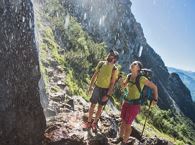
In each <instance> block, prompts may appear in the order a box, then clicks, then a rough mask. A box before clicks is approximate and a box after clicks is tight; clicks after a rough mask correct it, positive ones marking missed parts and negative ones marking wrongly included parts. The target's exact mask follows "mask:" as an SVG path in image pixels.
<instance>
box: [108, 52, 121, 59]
mask: <svg viewBox="0 0 195 145" xmlns="http://www.w3.org/2000/svg"><path fill="white" fill-rule="evenodd" d="M109 55H114V56H115V59H116V60H118V59H119V53H118V52H117V51H115V50H113V49H111V50H110V51H109Z"/></svg>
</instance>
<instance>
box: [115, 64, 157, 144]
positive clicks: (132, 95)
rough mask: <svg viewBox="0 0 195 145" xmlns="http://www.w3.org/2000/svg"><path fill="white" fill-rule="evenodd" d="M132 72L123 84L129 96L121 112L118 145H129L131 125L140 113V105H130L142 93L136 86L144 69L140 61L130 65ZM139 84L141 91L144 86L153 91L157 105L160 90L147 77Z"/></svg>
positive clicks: (154, 101) (141, 79)
mask: <svg viewBox="0 0 195 145" xmlns="http://www.w3.org/2000/svg"><path fill="white" fill-rule="evenodd" d="M129 69H130V72H131V74H129V75H128V76H127V78H126V79H125V81H124V83H123V85H124V86H123V87H127V88H128V95H127V97H126V99H125V101H124V103H123V105H122V110H121V119H122V122H121V126H120V131H119V137H118V138H116V139H115V140H114V141H113V143H116V144H118V143H119V142H121V145H125V144H127V141H128V138H129V136H130V135H131V132H132V129H131V124H132V122H133V121H134V119H135V118H136V116H137V115H138V113H139V112H140V106H141V105H140V104H133V103H129V102H131V101H132V100H136V99H139V98H140V91H139V90H138V87H137V86H136V85H135V81H136V78H137V77H138V75H139V73H140V71H141V69H142V64H141V62H140V61H134V62H133V63H132V64H131V65H130V68H129ZM139 84H140V88H141V90H143V87H144V86H148V87H149V88H151V89H152V91H153V101H152V104H153V105H155V104H156V103H157V100H158V89H157V86H156V85H155V84H154V83H153V82H151V81H149V80H148V79H147V78H146V77H144V76H141V77H140V79H139Z"/></svg>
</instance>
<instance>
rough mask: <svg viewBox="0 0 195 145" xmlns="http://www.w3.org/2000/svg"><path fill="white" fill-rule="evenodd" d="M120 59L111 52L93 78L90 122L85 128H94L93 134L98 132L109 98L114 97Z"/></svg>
mask: <svg viewBox="0 0 195 145" xmlns="http://www.w3.org/2000/svg"><path fill="white" fill-rule="evenodd" d="M118 58H119V54H118V52H117V51H114V50H111V51H110V52H109V54H108V56H107V58H106V61H100V62H99V63H98V65H97V66H96V68H95V73H94V74H93V76H92V79H91V83H90V86H89V89H88V94H91V92H92V90H93V92H92V96H91V98H90V102H91V105H90V108H89V114H88V121H87V122H86V123H85V124H84V127H83V128H90V127H91V128H92V131H93V132H96V131H97V122H98V119H99V118H100V116H101V113H102V110H103V107H104V106H105V105H106V104H107V102H108V99H109V97H110V96H111V95H112V92H113V87H114V84H115V81H116V79H117V77H118V69H117V67H116V66H115V63H116V62H117V60H118ZM97 103H98V109H97V112H96V116H95V119H94V120H93V122H92V117H93V113H94V108H95V106H96V104H97Z"/></svg>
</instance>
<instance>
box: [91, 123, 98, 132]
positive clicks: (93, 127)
mask: <svg viewBox="0 0 195 145" xmlns="http://www.w3.org/2000/svg"><path fill="white" fill-rule="evenodd" d="M91 128H92V131H93V132H94V133H97V122H93V123H92V125H91Z"/></svg>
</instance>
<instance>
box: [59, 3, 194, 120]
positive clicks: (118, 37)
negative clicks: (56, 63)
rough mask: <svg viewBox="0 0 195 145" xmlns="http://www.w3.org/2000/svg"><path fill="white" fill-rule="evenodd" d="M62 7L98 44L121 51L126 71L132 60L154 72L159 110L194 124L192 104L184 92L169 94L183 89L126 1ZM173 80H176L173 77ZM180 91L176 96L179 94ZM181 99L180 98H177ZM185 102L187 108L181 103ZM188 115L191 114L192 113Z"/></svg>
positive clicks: (69, 4) (68, 4)
mask: <svg viewBox="0 0 195 145" xmlns="http://www.w3.org/2000/svg"><path fill="white" fill-rule="evenodd" d="M61 4H62V5H63V6H64V8H66V9H67V10H68V12H69V13H70V15H73V16H75V17H76V18H77V20H78V21H79V22H80V23H81V25H82V26H83V28H84V29H85V30H86V31H87V32H88V33H89V34H90V36H91V37H92V38H93V39H94V40H95V41H97V42H102V41H103V42H105V43H106V45H107V47H108V48H107V49H108V50H109V49H112V48H115V49H116V50H118V51H119V52H120V56H121V57H120V59H119V63H120V64H121V66H122V70H123V71H125V72H128V68H129V67H128V66H129V64H130V62H132V61H133V60H141V61H142V62H143V64H144V66H145V67H147V68H151V69H152V70H153V72H154V80H155V83H156V84H157V85H158V88H159V96H160V97H159V106H160V107H161V108H162V109H175V110H176V111H177V112H180V111H181V112H183V113H184V114H185V115H186V116H188V117H189V118H191V119H192V120H193V121H194V122H195V116H194V115H190V114H189V113H187V114H186V112H193V113H195V105H194V103H193V102H192V100H190V99H188V98H191V96H190V93H189V92H188V91H187V90H186V89H181V90H177V89H175V92H173V91H172V88H175V87H176V88H177V86H178V85H181V86H180V88H185V86H184V85H183V84H182V83H180V79H178V78H177V77H176V76H175V75H170V74H169V72H168V70H167V68H166V66H165V65H164V62H163V61H162V59H161V57H160V56H159V55H158V54H156V52H155V51H154V50H153V49H152V47H151V46H149V44H148V43H147V42H146V39H145V37H144V34H143V30H142V27H141V25H140V24H139V23H137V22H136V19H135V17H134V15H133V14H132V12H131V2H130V1H129V0H114V1H112V0H108V1H106V2H105V1H104V0H97V1H95V2H94V1H91V0H74V1H71V0H66V1H62V2H61ZM175 77H176V78H175ZM177 91H179V96H178V92H177ZM178 98H181V99H178ZM183 100H185V101H187V102H188V103H187V104H186V106H183V104H181V101H183ZM193 113H191V114H193Z"/></svg>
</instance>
